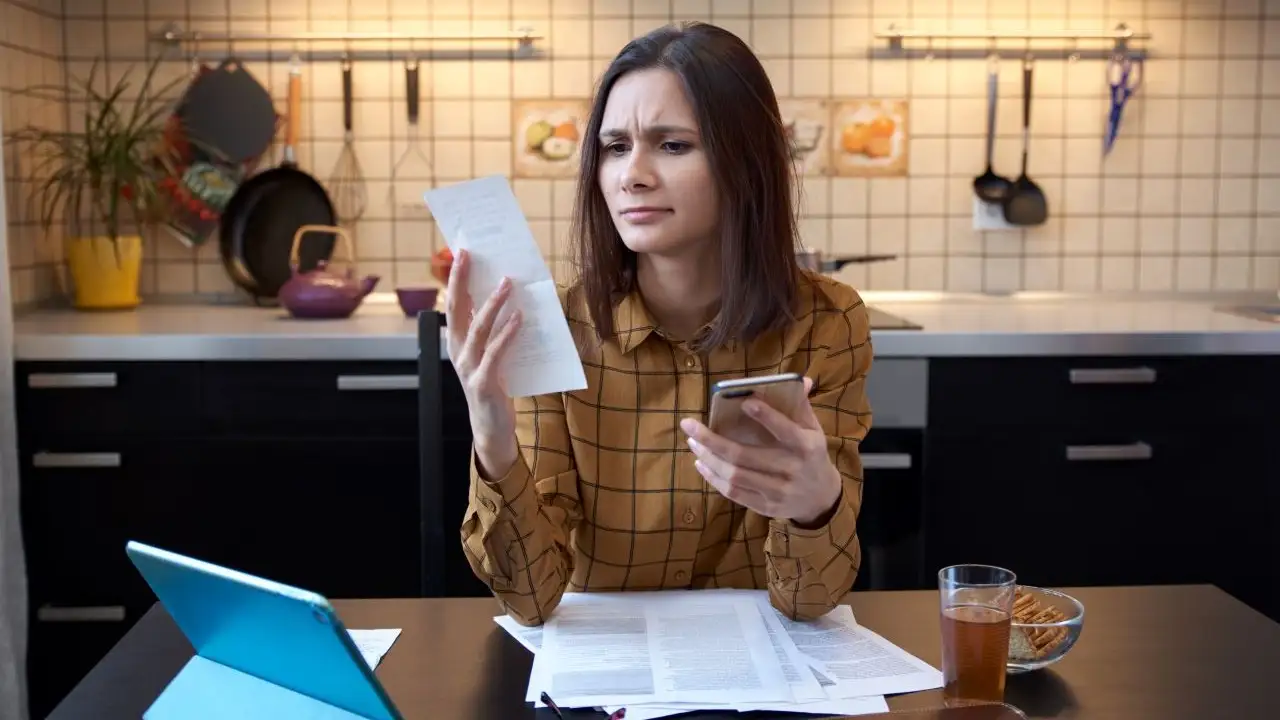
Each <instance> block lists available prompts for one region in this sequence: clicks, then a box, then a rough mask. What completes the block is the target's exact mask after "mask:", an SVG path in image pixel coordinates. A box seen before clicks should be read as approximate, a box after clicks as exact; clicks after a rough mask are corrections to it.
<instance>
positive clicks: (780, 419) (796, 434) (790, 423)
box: [742, 398, 808, 448]
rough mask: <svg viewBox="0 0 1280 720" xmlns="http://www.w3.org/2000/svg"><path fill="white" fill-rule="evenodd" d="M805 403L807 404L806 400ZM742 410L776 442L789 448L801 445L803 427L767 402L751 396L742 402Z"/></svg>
mask: <svg viewBox="0 0 1280 720" xmlns="http://www.w3.org/2000/svg"><path fill="white" fill-rule="evenodd" d="M805 404H806V405H807V404H808V401H807V400H806V401H805ZM742 411H743V412H745V413H746V414H747V415H748V416H749V417H750V418H751V419H752V420H755V421H756V422H758V423H760V424H761V425H762V426H763V427H764V429H765V430H768V431H769V434H770V435H772V436H773V437H774V438H776V439H777V440H778V442H780V443H782V444H783V445H785V446H787V447H791V448H799V447H801V444H802V442H803V439H804V434H805V433H804V428H801V427H800V426H799V425H797V424H796V422H795V421H794V420H792V419H791V418H789V417H787V416H786V415H783V414H782V413H780V412H778V411H777V410H775V409H773V408H772V407H770V406H769V404H768V403H766V402H762V401H760V400H757V399H755V398H752V399H749V400H747V401H746V402H744V403H742Z"/></svg>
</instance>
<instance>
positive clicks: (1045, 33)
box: [875, 23, 1152, 51]
mask: <svg viewBox="0 0 1280 720" xmlns="http://www.w3.org/2000/svg"><path fill="white" fill-rule="evenodd" d="M875 37H876V39H878V40H888V41H889V45H890V47H892V48H894V49H895V50H897V49H901V48H902V45H903V42H904V41H906V40H916V39H920V40H930V41H933V40H987V41H990V42H992V43H994V42H996V41H997V40H1026V41H1027V42H1030V41H1032V40H1073V41H1077V42H1078V41H1080V40H1110V41H1112V42H1114V43H1115V47H1116V50H1117V51H1123V50H1125V49H1126V48H1127V47H1128V43H1129V41H1131V40H1150V39H1152V35H1151V33H1149V32H1138V31H1135V30H1134V29H1133V28H1130V27H1129V26H1128V25H1126V24H1124V23H1120V24H1119V25H1117V26H1116V27H1115V29H1114V30H1101V31H1088V30H983V31H979V30H974V31H965V32H948V31H926V30H911V29H907V28H899V27H898V26H897V25H896V24H890V25H889V26H888V27H887V28H885V29H884V30H881V31H877V32H876V33H875Z"/></svg>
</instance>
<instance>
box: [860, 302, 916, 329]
mask: <svg viewBox="0 0 1280 720" xmlns="http://www.w3.org/2000/svg"><path fill="white" fill-rule="evenodd" d="M867 316H868V319H869V320H870V321H871V329H872V330H923V329H924V328H923V326H920V325H917V324H915V323H913V322H911V321H910V320H907V319H906V318H900V317H898V316H897V315H890V314H889V313H887V312H885V311H883V310H878V309H876V308H873V307H871V306H870V305H868V306H867Z"/></svg>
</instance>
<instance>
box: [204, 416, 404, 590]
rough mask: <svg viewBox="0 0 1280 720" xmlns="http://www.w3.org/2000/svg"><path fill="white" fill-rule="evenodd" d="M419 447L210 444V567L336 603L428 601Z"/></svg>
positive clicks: (396, 442) (399, 443) (372, 442)
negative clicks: (422, 592)
mask: <svg viewBox="0 0 1280 720" xmlns="http://www.w3.org/2000/svg"><path fill="white" fill-rule="evenodd" d="M417 458H418V450H417V442H416V441H415V440H406V439H381V438H380V439H366V438H361V439H346V438H344V439H339V440H329V441H326V442H324V443H323V444H321V443H317V442H316V441H315V440H311V439H297V438H288V439H267V440H221V439H217V440H211V441H209V445H208V453H207V460H208V468H207V471H208V473H209V481H208V482H210V483H211V484H216V485H217V487H218V494H217V497H216V499H214V500H213V501H212V503H211V504H210V505H209V506H208V507H206V508H204V509H203V510H204V512H205V513H206V514H207V516H208V519H209V520H210V521H212V522H211V525H210V527H209V528H208V529H209V531H210V534H211V536H212V537H214V538H216V539H215V542H214V547H212V548H210V550H209V552H208V553H207V559H208V560H210V561H211V562H216V563H220V564H225V565H229V566H231V567H234V568H237V569H239V570H243V571H244V572H248V573H252V574H255V575H260V576H263V577H267V578H271V579H273V580H276V581H278V582H283V583H286V584H289V585H296V586H299V587H303V588H307V589H308V590H313V591H315V592H318V593H321V594H323V595H325V596H327V597H333V598H364V597H415V596H417V595H418V594H419V587H418V578H419V568H420V564H421V557H422V554H421V537H420V530H419V526H418V491H417V483H418V471H417Z"/></svg>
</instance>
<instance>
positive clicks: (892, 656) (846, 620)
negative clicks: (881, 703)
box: [780, 605, 942, 698]
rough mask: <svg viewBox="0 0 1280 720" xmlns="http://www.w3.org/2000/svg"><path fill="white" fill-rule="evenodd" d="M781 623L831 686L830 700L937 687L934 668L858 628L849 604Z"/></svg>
mask: <svg viewBox="0 0 1280 720" xmlns="http://www.w3.org/2000/svg"><path fill="white" fill-rule="evenodd" d="M780 620H781V622H782V625H783V627H784V628H785V629H786V631H787V634H788V635H789V636H790V637H791V640H792V642H794V643H795V645H796V647H797V648H798V649H799V650H800V652H801V653H802V654H804V655H805V657H807V658H808V659H809V660H810V661H812V662H813V664H814V666H815V668H816V669H817V670H818V671H819V672H820V673H822V674H823V675H825V676H826V677H828V678H830V679H831V681H832V682H833V683H834V684H833V685H830V686H827V687H826V688H825V689H826V692H827V694H828V695H829V696H831V697H834V698H852V697H861V696H865V695H892V694H896V693H907V692H918V691H921V690H932V689H934V688H940V687H942V673H941V672H940V671H939V670H937V669H935V668H933V667H932V666H930V665H929V664H928V663H926V662H924V661H923V660H920V659H919V658H917V657H915V656H914V655H912V654H910V653H908V652H907V651H905V650H903V649H902V648H900V647H898V646H897V645H894V644H893V643H891V642H889V641H888V640H885V639H884V638H882V637H880V636H879V635H877V634H876V633H874V632H872V631H870V630H868V629H867V628H865V627H862V626H861V625H858V623H857V622H856V621H855V620H854V618H853V609H852V608H850V607H849V606H848V605H838V606H836V608H835V609H833V610H832V611H831V612H829V613H827V614H826V615H824V616H823V617H821V618H818V619H817V620H815V621H812V622H793V621H791V620H787V619H786V618H781V617H780Z"/></svg>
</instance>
